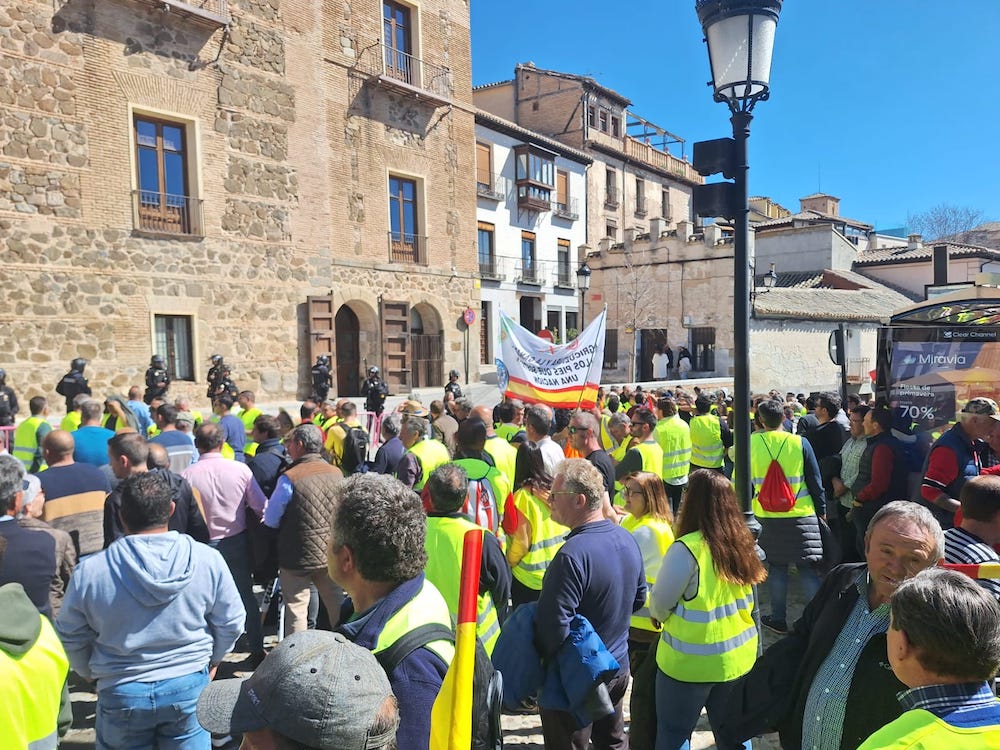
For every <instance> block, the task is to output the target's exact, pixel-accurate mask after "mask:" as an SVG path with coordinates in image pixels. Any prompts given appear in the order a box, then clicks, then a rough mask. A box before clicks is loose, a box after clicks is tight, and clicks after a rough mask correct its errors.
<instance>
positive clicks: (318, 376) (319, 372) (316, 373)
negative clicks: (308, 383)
mask: <svg viewBox="0 0 1000 750" xmlns="http://www.w3.org/2000/svg"><path fill="white" fill-rule="evenodd" d="M331 385H333V381H332V379H331V376H330V358H329V357H328V356H326V355H325V354H321V355H320V356H318V357H316V364H314V365H313V366H312V386H313V392H312V397H313V399H315V400H316V402H317V403H320V404H322V403H323V402H324V401H326V397H327V394H328V393H330V386H331Z"/></svg>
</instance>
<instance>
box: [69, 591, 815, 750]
mask: <svg viewBox="0 0 1000 750" xmlns="http://www.w3.org/2000/svg"><path fill="white" fill-rule="evenodd" d="M760 599H761V605H762V612H764V613H765V614H767V613H768V612H769V608H768V604H767V585H766V584H765V585H764V586H762V587H761V590H760ZM788 605H789V618H790V619H791V620H794V619H795V618H797V617H798V615H799V613H801V611H802V607H803V600H802V591H801V589H800V587H799V586H798V585H797V582H796V580H795V576H794V574H793V575H792V577H791V580H790V583H789V591H788ZM778 637H779V636H776V635H775V634H773V633H771V632H770V631H767V630H765V631H764V644H765V648H766V647H767V646H770V645H771V644H772V643H774V642H775V641H776V640H777V639H778ZM274 642H275V639H274V636H273V629H272V635H271V637H270V638H269V639H268V645H269V646H273V645H274ZM245 656H246V654H241V653H234V654H230V655H229V656H228V657H227V658H226V661H225V662H223V664H222V665H221V666H220V667H219V674H218V677H220V678H227V677H233V676H243V675H242V673H240V674H237V673H236V664H237V663H238V662H239V661H240V660H242V659H243V658H244V657H245ZM70 693H71V697H72V700H73V728H72V729H71V730H70V732H69V734H68V735H67V736H66V738H65V739H64V740H63V742H62V744H61V745H60V747H62V748H72V749H74V750H93V748H94V711H95V708H96V705H97V703H96V702H97V696H96V695H95V694H94V693H93V692H92V689H91V687H90V686H89V685H87V684H86V683H84V682H83V681H82V680H79V679H78V678H76V677H75V676H73V677H72V678H71V682H70ZM625 705H626V711H627V707H628V695H627V694H626V699H625ZM625 718H626V721H627V720H628V714H627V713H626V717H625ZM503 727H504V743H505V744H507V745H510V746H512V747H514V746H516V747H518V748H525V750H527V749H528V748H538V749H539V750H540V749H541V748H543V747H544V744H543V742H542V734H541V724H540V722H539V719H538V716H537V714H536V715H531V714H529V715H526V716H506V715H505V716H504V717H503ZM753 746H754V748H757V750H780V747H781V746H780V745H779V744H778V737H777V735H766V736H765V737H762V738H758V739H756V740H754V742H753ZM236 747H238V745H237V743H236V742H233V743H231V744H230V745H227V746H226V749H225V750H235V748H236ZM714 747H715V741H714V738H713V736H712V731H711V730H710V729H709V727H708V719H707V718H706V717H705V715H704V714H702V716H701V720H700V721H699V723H698V728H697V729H696V731H695V733H694V736H693V737H692V738H691V748H692V750H707V749H708V748H714Z"/></svg>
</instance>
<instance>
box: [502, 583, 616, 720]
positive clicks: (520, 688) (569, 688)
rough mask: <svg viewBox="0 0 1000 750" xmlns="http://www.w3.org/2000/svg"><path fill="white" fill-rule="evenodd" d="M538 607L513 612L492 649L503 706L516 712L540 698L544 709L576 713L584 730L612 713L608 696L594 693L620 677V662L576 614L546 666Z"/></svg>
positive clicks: (581, 617) (586, 621)
mask: <svg viewBox="0 0 1000 750" xmlns="http://www.w3.org/2000/svg"><path fill="white" fill-rule="evenodd" d="M536 608H537V604H535V603H534V602H532V603H530V604H522V605H521V606H520V607H518V608H517V609H516V610H514V612H513V614H511V615H510V617H508V618H507V620H506V621H505V622H504V625H503V630H501V631H500V637H499V638H498V639H497V644H496V646H495V647H494V649H493V665H494V666H495V667H496V668H497V669H498V670H499V671H500V672H501V673H502V674H503V702H504V706H505V707H507V708H516V707H518V706H519V705H521V704H522V703H523V702H524V701H526V700H529V699H531V698H534V697H535V696H536V695H537V696H538V705H539V706H541V707H542V708H545V709H549V710H552V711H566V712H569V713H571V714H573V716H574V718H575V719H576V722H577V725H578V726H580V727H584V726H587V725H588V724H591V723H593V722H594V721H597V720H598V719H602V718H604V717H605V716H608V715H609V714H611V713H613V711H614V708H613V707H612V705H611V703H610V701H609V700H607V693H606V692H604V694H603V695H604V700H601V696H600V694H597V695H595V693H599V692H600V691H598V688H599V687H600V686H603V685H605V684H606V683H607V682H609V681H610V680H611V679H612V678H613V677H614V676H615V675H616V674H618V671H619V669H620V665H619V664H618V660H617V659H615V657H614V656H612V655H611V653H610V652H609V651H608V649H607V648H606V647H605V645H604V642H603V641H602V640H601V637H600V636H599V635H597V633H596V632H595V630H594V628H593V626H591V624H590V622H589V621H588V620H587V618H586V617H583V616H582V615H576V616H574V617H573V621H572V623H571V624H570V633H569V636H568V637H567V638H566V641H565V642H564V643H563V645H562V646H561V647H560V649H559V651H558V652H557V653H556V656H555V659H552V660H550V661H548V662H547V663H543V662H542V658H541V656H540V654H539V653H538V649H537V648H536V647H535V644H534V629H535V609H536ZM525 646H529V647H528V648H526V647H525ZM539 689H540V690H541V692H539Z"/></svg>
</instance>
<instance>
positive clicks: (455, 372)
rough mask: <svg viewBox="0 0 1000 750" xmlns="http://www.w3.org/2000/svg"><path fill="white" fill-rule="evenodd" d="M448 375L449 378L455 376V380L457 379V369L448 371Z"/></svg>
mask: <svg viewBox="0 0 1000 750" xmlns="http://www.w3.org/2000/svg"><path fill="white" fill-rule="evenodd" d="M448 377H449V378H455V379H456V380H457V379H458V370H452V371H451V372H449V373H448Z"/></svg>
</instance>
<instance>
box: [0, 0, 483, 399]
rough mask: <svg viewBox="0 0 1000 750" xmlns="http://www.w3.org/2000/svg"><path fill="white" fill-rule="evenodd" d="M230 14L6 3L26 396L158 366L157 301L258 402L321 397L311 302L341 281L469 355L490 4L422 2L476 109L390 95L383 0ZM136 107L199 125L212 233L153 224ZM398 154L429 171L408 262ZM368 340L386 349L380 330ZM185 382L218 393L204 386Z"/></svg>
mask: <svg viewBox="0 0 1000 750" xmlns="http://www.w3.org/2000/svg"><path fill="white" fill-rule="evenodd" d="M230 12H231V14H232V19H231V25H230V31H229V34H228V36H226V35H225V34H224V33H223V30H222V29H220V28H213V27H211V26H207V25H205V24H201V23H198V22H196V21H193V20H191V19H187V18H184V17H182V15H181V14H178V13H170V14H167V13H164V12H163V11H162V9H161V8H159V7H158V6H156V5H155V4H151V3H147V2H142V1H140V0H58V1H57V2H56V3H55V4H53V3H52V2H51V0H10V1H9V2H6V3H3V4H0V285H2V286H3V288H4V289H5V293H6V297H5V299H6V300H7V301H8V305H6V307H5V311H4V312H3V313H0V344H2V347H3V351H4V355H3V357H2V358H0V366H2V367H4V368H5V369H6V370H7V372H8V380H9V382H11V383H12V384H13V386H14V387H15V389H16V390H17V391H18V393H19V395H21V396H22V398H27V397H30V396H31V395H36V394H47V395H49V396H50V397H52V398H53V404H55V405H58V404H59V403H60V400H59V399H58V398H57V397H55V395H54V393H53V391H52V387H53V386H54V384H55V383H56V382H57V381H58V379H59V377H60V376H61V375H62V374H63V373H64V372H65V370H66V369H67V366H68V363H69V360H70V359H72V358H73V357H75V356H83V357H86V358H88V359H90V360H92V362H91V364H90V365H89V366H88V375H89V377H90V378H91V384H92V386H93V387H94V389H95V392H96V393H98V394H102V393H105V392H107V391H109V390H118V391H124V390H125V389H126V388H127V386H128V385H130V384H132V383H139V382H141V377H142V373H143V372H144V370H145V368H146V366H147V364H148V361H149V356H150V355H151V354H152V353H153V347H154V338H153V317H154V315H184V316H190V317H191V320H192V323H193V331H192V334H193V342H192V343H193V348H194V368H195V375H196V377H197V378H198V379H199V380H200V379H201V378H203V376H204V369H205V364H204V362H205V359H206V358H207V356H208V355H209V354H210V353H213V352H216V351H218V352H220V353H223V354H224V355H225V357H226V360H227V361H229V362H232V363H233V367H234V374H235V376H236V380H237V382H238V383H239V385H240V386H241V387H250V388H252V389H255V390H258V391H260V393H259V398H261V399H267V398H289V397H294V396H297V395H301V394H302V389H303V387H304V384H305V383H306V382H307V380H308V367H309V364H311V362H308V361H306V359H307V355H308V352H307V351H303V350H302V349H301V347H302V345H303V342H305V341H307V340H308V336H307V332H306V331H305V330H303V328H302V323H303V321H302V315H301V311H302V309H303V306H304V303H305V299H306V297H307V296H308V295H310V294H327V293H331V291H332V293H333V294H334V296H335V298H336V299H338V300H340V301H341V302H342V303H343V304H348V303H350V304H351V305H352V306H355V305H357V306H367V307H369V308H371V309H373V310H374V309H377V307H378V299H379V297H381V296H384V297H386V298H388V299H393V298H395V299H406V300H408V301H410V303H411V305H414V306H419V309H421V310H422V314H423V315H424V317H425V320H428V324H436V325H440V326H441V329H443V330H444V333H445V339H446V351H447V353H446V360H445V364H444V368H445V370H447V369H448V368H449V367H451V366H455V365H457V364H458V363H459V361H460V358H461V346H462V340H463V334H462V332H461V331H460V330H459V328H458V326H457V324H456V322H455V321H456V320H457V319H458V318H459V317H460V315H461V312H462V310H464V308H465V307H466V306H472V307H474V308H478V291H477V290H476V289H475V287H474V284H473V274H472V269H474V266H475V260H474V252H473V250H472V248H474V243H475V230H474V220H475V210H474V207H475V197H474V196H475V193H474V187H472V183H471V180H472V177H471V175H472V174H473V170H472V159H473V157H472V143H473V135H472V133H473V118H472V115H471V113H469V112H468V111H467V107H468V104H469V102H471V71H470V59H469V32H468V6H467V5H466V4H465V3H464V2H462V1H461V0H432V1H431V2H428V3H425V4H423V5H422V6H421V11H420V33H421V49H422V51H423V54H424V55H425V57H426V58H428V59H431V60H433V61H434V62H435V63H436V64H444V65H448V66H449V67H450V68H451V71H452V72H451V76H450V80H451V81H452V85H453V86H454V91H455V97H456V101H457V102H464V103H465V105H466V109H465V110H463V109H462V108H458V109H455V110H450V109H447V108H442V109H438V108H430V109H427V108H426V107H425V106H424V105H423V104H420V103H416V104H415V102H416V100H415V99H413V98H410V97H406V96H400V95H395V94H393V95H388V94H386V93H385V92H381V91H379V92H375V91H374V90H373V88H372V87H371V86H370V85H369V83H368V82H367V81H365V80H363V77H361V78H359V77H358V75H357V71H356V70H352V65H353V64H354V61H355V60H356V59H357V54H358V51H359V45H360V44H361V43H362V41H365V40H369V39H372V38H378V37H379V36H380V34H381V6H380V4H378V3H375V2H374V0H365V1H364V2H361V1H359V0H354V1H353V2H348V3H345V4H344V6H343V9H342V12H338V13H334V14H331V13H330V12H329V8H328V5H327V4H326V3H324V2H322V1H321V0H231V2H230ZM331 29H334V30H335V31H334V33H331V31H330V30H331ZM331 36H333V37H335V39H336V40H337V41H336V44H335V47H328V46H327V44H326V40H327V39H329V38H330V37H331ZM345 40H346V45H345V44H343V43H342V42H343V41H345ZM366 43H368V42H366ZM332 57H338V60H339V61H340V62H341V63H342V64H339V65H338V64H337V61H335V62H333V63H331V62H330V60H331V59H332ZM216 58H218V59H217V62H214V61H215V60H216ZM415 111H416V114H414V112H415ZM133 113H142V114H143V116H148V117H154V118H156V117H160V118H163V119H166V120H171V121H177V122H180V123H182V124H183V126H184V128H185V132H186V143H187V148H188V150H189V152H190V153H191V154H192V159H191V160H190V162H189V167H190V169H189V173H188V177H189V187H188V190H189V193H190V194H191V195H192V196H193V198H194V200H195V203H194V204H193V205H197V206H200V207H201V209H202V214H203V216H202V218H201V220H200V221H199V222H197V226H196V227H195V229H196V231H195V233H194V234H192V235H190V236H183V237H167V236H157V235H152V234H150V233H148V232H145V231H142V230H141V227H140V226H139V225H138V224H137V222H136V219H135V217H134V208H133V200H134V199H133V196H132V191H133V190H135V166H134V159H135V156H134V149H135V145H134V143H133V138H132V134H131V131H132V123H131V117H132V114H133ZM351 123H354V124H353V125H351ZM389 170H400V171H402V172H405V173H407V174H413V175H416V176H419V177H420V178H421V179H422V181H423V185H424V194H423V200H424V205H423V208H422V210H423V214H422V217H423V220H424V222H425V224H424V231H425V232H426V234H427V235H428V236H429V237H431V238H433V242H431V241H430V240H429V248H430V251H431V259H432V263H431V264H430V265H429V266H427V267H409V266H407V267H394V266H392V265H390V264H388V263H387V260H388V258H387V250H386V247H387V244H386V229H387V226H388V216H387V214H386V202H387V200H386V189H387V186H386V174H387V172H388V171H389ZM466 183H468V185H467V184H466ZM359 248H360V252H359V251H358V249H359ZM453 268H454V269H455V271H452V269H453ZM428 316H429V317H430V318H437V320H433V321H431V320H429V318H428ZM362 335H363V336H365V337H368V338H369V339H370V340H371V341H372V342H373V343H372V346H373V354H372V356H373V357H377V352H378V351H379V347H380V346H381V343H380V341H379V340H378V331H377V330H376V327H374V325H373V327H372V328H371V329H370V330H366V331H362ZM470 338H471V340H472V341H473V342H476V341H478V335H476V332H473V335H472V336H471V337H470ZM470 359H471V361H473V362H475V361H478V357H477V356H475V353H473V356H471V357H470ZM173 391H174V392H175V393H185V394H187V395H191V396H195V397H196V398H197V397H202V396H203V392H204V384H203V383H200V382H192V383H176V384H175V386H174V388H173Z"/></svg>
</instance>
